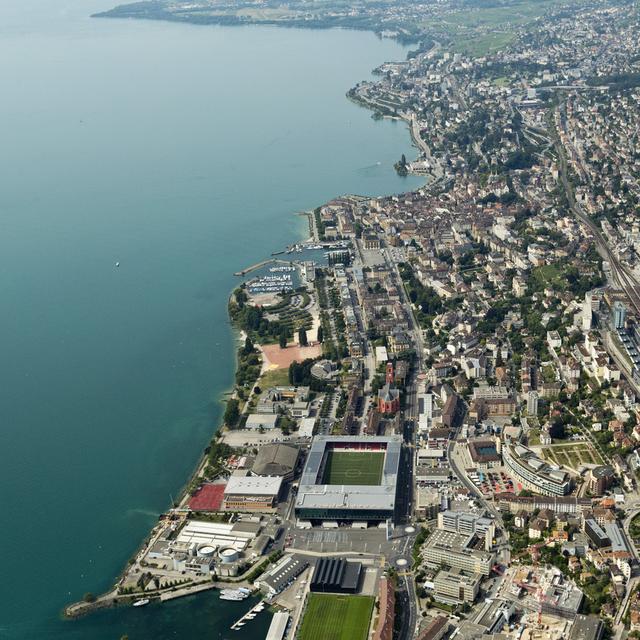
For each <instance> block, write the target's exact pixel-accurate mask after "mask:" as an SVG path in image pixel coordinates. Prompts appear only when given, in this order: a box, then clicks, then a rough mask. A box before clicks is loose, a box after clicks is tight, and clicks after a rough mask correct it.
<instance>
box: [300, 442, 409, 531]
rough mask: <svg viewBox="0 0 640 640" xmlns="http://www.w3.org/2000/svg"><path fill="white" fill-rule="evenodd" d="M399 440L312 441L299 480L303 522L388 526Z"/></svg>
mask: <svg viewBox="0 0 640 640" xmlns="http://www.w3.org/2000/svg"><path fill="white" fill-rule="evenodd" d="M401 452H402V438H401V437H400V436H390V437H373V438H372V437H354V436H342V437H340V436H335V437H334V436H317V437H315V438H314V439H313V443H312V445H311V450H310V451H309V455H308V457H307V462H306V464H305V467H304V471H303V473H302V477H301V478H300V486H299V489H298V496H297V498H296V506H295V513H296V516H297V518H298V519H299V520H304V521H311V522H314V521H315V522H317V521H336V522H338V521H347V522H353V521H361V522H380V521H384V520H388V519H390V520H393V516H394V509H395V503H396V488H397V481H398V471H399V466H400V456H401Z"/></svg>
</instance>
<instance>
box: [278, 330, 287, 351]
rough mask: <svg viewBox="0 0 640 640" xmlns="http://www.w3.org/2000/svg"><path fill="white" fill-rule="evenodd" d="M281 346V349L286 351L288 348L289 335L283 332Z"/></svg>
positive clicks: (280, 340)
mask: <svg viewBox="0 0 640 640" xmlns="http://www.w3.org/2000/svg"><path fill="white" fill-rule="evenodd" d="M279 344H280V348H281V349H286V347H287V334H286V333H285V332H284V331H283V332H282V333H281V334H280V338H279Z"/></svg>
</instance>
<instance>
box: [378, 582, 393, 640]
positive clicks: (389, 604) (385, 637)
mask: <svg viewBox="0 0 640 640" xmlns="http://www.w3.org/2000/svg"><path fill="white" fill-rule="evenodd" d="M379 588H380V595H379V598H380V600H379V602H380V615H379V616H378V627H377V628H376V632H375V634H374V635H373V639H374V640H391V638H393V620H394V617H395V604H396V594H395V587H394V584H393V581H392V580H389V579H388V578H380V585H379Z"/></svg>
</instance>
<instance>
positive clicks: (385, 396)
mask: <svg viewBox="0 0 640 640" xmlns="http://www.w3.org/2000/svg"><path fill="white" fill-rule="evenodd" d="M378 411H379V412H380V413H383V414H385V413H387V414H388V413H397V412H398V411H400V391H399V390H398V389H394V388H393V387H392V386H391V385H390V384H389V383H388V382H387V383H386V384H385V385H384V386H383V387H382V388H381V389H380V390H379V391H378Z"/></svg>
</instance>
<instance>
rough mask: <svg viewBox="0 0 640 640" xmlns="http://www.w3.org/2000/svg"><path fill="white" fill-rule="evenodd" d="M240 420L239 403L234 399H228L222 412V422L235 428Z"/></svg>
mask: <svg viewBox="0 0 640 640" xmlns="http://www.w3.org/2000/svg"><path fill="white" fill-rule="evenodd" d="M239 418H240V403H239V402H238V400H237V399H236V398H230V399H229V401H228V402H227V408H226V409H225V410H224V421H225V423H226V424H228V425H229V426H230V427H235V426H236V424H237V423H238V419H239Z"/></svg>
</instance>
